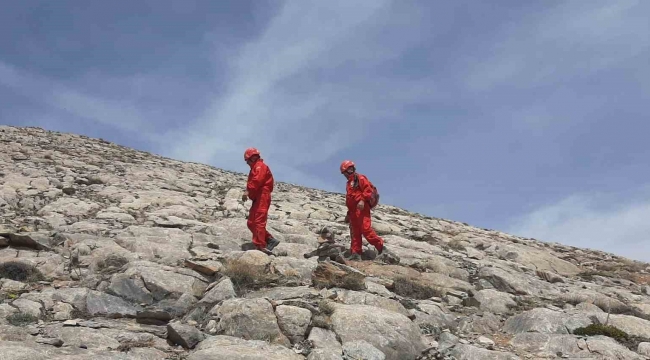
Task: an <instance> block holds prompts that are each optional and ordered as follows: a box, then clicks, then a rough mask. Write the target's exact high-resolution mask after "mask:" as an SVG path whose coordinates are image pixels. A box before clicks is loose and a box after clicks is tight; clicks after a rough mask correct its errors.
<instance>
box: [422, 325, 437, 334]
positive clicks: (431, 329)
mask: <svg viewBox="0 0 650 360" xmlns="http://www.w3.org/2000/svg"><path fill="white" fill-rule="evenodd" d="M419 326H420V331H422V335H440V328H439V327H438V326H435V325H432V324H420V325H419Z"/></svg>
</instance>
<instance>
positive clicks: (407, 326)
mask: <svg viewBox="0 0 650 360" xmlns="http://www.w3.org/2000/svg"><path fill="white" fill-rule="evenodd" d="M332 326H333V329H334V332H335V333H336V334H337V335H338V336H339V337H340V338H341V341H342V342H343V343H346V342H351V341H358V340H363V341H367V342H368V343H370V344H372V345H373V346H374V347H376V348H377V349H379V350H380V351H382V352H383V353H384V354H385V355H386V359H387V360H398V359H404V360H413V359H415V358H416V357H417V356H418V355H420V352H421V351H422V350H424V344H423V343H422V340H421V333H420V330H419V328H418V327H417V325H415V324H414V323H413V322H411V320H409V318H407V317H406V316H404V315H401V314H398V313H395V312H391V311H386V310H383V309H380V308H376V307H373V306H365V305H341V306H337V307H336V310H335V311H334V314H333V315H332Z"/></svg>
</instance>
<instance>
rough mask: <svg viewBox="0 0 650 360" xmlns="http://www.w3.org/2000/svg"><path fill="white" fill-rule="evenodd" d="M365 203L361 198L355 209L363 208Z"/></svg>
mask: <svg viewBox="0 0 650 360" xmlns="http://www.w3.org/2000/svg"><path fill="white" fill-rule="evenodd" d="M365 205H366V203H365V202H364V201H363V200H361V201H359V203H358V204H357V209H359V210H363V207H364V206H365Z"/></svg>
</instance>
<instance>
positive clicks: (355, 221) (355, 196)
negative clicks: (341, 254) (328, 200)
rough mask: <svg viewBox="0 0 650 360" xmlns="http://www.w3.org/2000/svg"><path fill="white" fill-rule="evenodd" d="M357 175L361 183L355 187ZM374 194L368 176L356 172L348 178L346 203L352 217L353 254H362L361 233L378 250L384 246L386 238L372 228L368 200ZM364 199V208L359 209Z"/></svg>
mask: <svg viewBox="0 0 650 360" xmlns="http://www.w3.org/2000/svg"><path fill="white" fill-rule="evenodd" d="M355 175H356V176H357V177H358V179H359V183H358V184H357V186H356V187H355V186H354V185H355V184H354V182H355V178H354V177H355ZM371 195H372V187H371V186H370V183H369V182H368V178H367V177H365V176H364V175H361V174H356V173H355V174H354V175H352V176H350V177H349V178H348V184H347V186H346V196H345V204H346V205H347V207H348V216H349V219H350V228H351V229H352V244H351V246H350V252H351V253H353V254H361V252H362V249H361V245H362V240H361V235H363V237H365V238H366V240H367V241H368V242H369V243H370V244H371V245H373V246H374V247H375V248H376V249H377V250H379V251H381V250H382V249H383V247H384V240H383V239H382V238H380V237H379V236H378V235H377V233H376V232H375V230H373V229H372V224H371V221H370V205H368V201H369V200H370V196H371ZM361 200H363V201H364V202H365V205H364V207H363V210H359V209H357V204H358V203H359V201H361Z"/></svg>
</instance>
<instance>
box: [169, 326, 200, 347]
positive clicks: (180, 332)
mask: <svg viewBox="0 0 650 360" xmlns="http://www.w3.org/2000/svg"><path fill="white" fill-rule="evenodd" d="M167 338H168V339H169V340H170V341H171V342H173V343H174V344H176V345H180V346H182V347H184V348H186V349H193V348H194V347H195V346H196V344H198V343H200V342H201V341H203V339H204V338H205V336H204V335H203V334H202V333H201V332H200V331H199V330H198V329H197V328H195V327H194V326H190V325H185V324H181V323H180V322H171V323H169V324H167Z"/></svg>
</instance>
